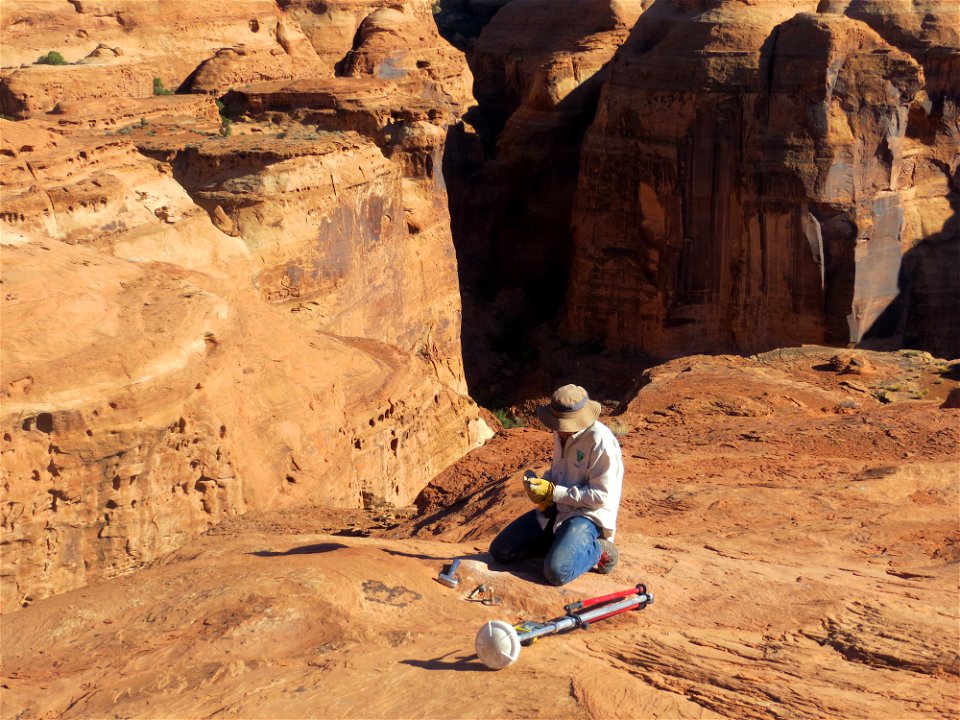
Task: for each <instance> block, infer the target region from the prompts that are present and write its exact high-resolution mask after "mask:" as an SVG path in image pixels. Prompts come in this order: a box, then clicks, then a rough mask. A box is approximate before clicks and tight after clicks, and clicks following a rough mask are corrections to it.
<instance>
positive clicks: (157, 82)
mask: <svg viewBox="0 0 960 720" xmlns="http://www.w3.org/2000/svg"><path fill="white" fill-rule="evenodd" d="M153 94H154V95H173V93H172V92H170V91H169V90H167V89H166V88H165V87H164V86H163V80H161V79H160V78H158V77H155V78H154V79H153Z"/></svg>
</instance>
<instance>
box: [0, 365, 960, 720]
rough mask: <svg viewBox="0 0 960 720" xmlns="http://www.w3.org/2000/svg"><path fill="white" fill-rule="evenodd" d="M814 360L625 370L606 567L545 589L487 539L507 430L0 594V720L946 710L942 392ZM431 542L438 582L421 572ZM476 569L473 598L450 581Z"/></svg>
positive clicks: (954, 453) (948, 519)
mask: <svg viewBox="0 0 960 720" xmlns="http://www.w3.org/2000/svg"><path fill="white" fill-rule="evenodd" d="M836 353H837V351H836V349H835V348H825V347H819V348H804V349H800V348H793V349H784V350H782V351H778V352H771V353H768V354H765V355H764V356H761V357H757V358H743V357H732V356H721V357H704V356H698V357H690V358H683V359H678V360H676V361H674V362H671V363H669V364H667V365H664V366H660V367H657V368H653V369H651V371H650V372H649V373H648V374H647V375H646V376H645V379H644V381H645V385H644V386H643V387H642V388H641V389H640V390H639V392H638V393H637V394H636V396H635V397H633V398H632V399H630V400H629V402H626V403H624V404H623V405H621V407H620V410H622V411H623V412H621V413H620V414H618V415H616V416H612V417H610V416H606V415H605V416H604V417H603V422H605V423H607V424H608V425H609V426H610V427H611V428H616V431H617V432H618V433H619V438H620V442H621V445H622V447H623V450H624V459H625V469H626V477H625V482H624V493H623V500H622V502H621V511H620V516H619V517H620V529H619V530H618V533H617V544H618V547H619V549H620V565H619V566H618V569H617V570H616V572H614V573H613V574H612V575H599V574H596V573H587V574H586V575H583V576H582V577H580V578H577V579H576V580H575V581H574V582H573V583H571V584H569V585H567V586H565V587H562V588H554V587H550V586H547V585H544V584H542V582H540V581H538V577H539V574H540V571H541V561H539V560H536V559H532V560H530V561H528V562H524V563H521V564H519V565H515V566H511V567H505V566H501V565H498V564H495V563H493V562H492V561H491V560H490V558H489V555H488V554H487V547H488V545H489V542H490V540H491V538H492V537H493V536H494V535H495V533H496V532H497V531H498V530H500V529H501V528H502V527H504V525H505V524H506V523H507V522H509V521H510V520H512V519H513V518H514V517H516V516H517V515H519V514H520V513H522V512H525V511H526V510H527V509H528V508H529V507H530V503H529V500H528V499H527V497H526V494H525V493H524V491H523V489H522V484H521V482H520V477H521V475H522V473H523V471H524V470H525V469H527V468H530V469H533V470H539V469H542V468H544V467H546V466H547V464H548V463H549V455H550V447H551V438H550V436H549V434H548V433H546V432H544V431H542V430H538V429H534V428H532V427H527V428H519V429H516V430H510V431H507V432H504V433H501V434H499V435H498V436H497V438H495V439H494V440H492V441H491V442H490V443H488V444H487V445H486V446H484V447H483V448H480V449H478V450H477V451H475V452H474V453H471V454H470V455H468V456H467V457H465V458H463V459H462V460H461V461H459V462H457V463H455V464H454V465H453V466H451V467H450V468H448V469H447V470H446V471H445V472H443V473H442V474H441V475H440V476H439V477H437V478H436V480H435V481H434V482H432V483H431V485H430V487H429V489H428V491H426V492H424V494H423V495H422V496H421V497H420V498H418V506H420V512H419V514H418V516H417V517H414V518H412V519H410V520H407V521H401V520H400V519H399V518H396V517H395V518H393V519H389V520H387V519H383V516H382V515H381V514H379V513H370V514H369V515H367V516H366V517H364V515H363V514H362V513H360V512H346V511H343V510H339V511H337V510H330V509H324V508H316V507H304V508H297V509H290V510H286V511H283V512H268V513H258V512H251V513H248V514H247V515H245V516H244V517H237V518H229V519H228V520H227V521H226V522H224V523H222V524H221V525H220V526H219V527H218V528H217V529H216V530H215V531H212V532H210V533H208V534H206V535H205V536H203V537H201V538H197V539H196V540H194V541H192V542H190V543H189V544H188V545H187V546H186V547H184V548H182V549H181V550H180V551H177V552H175V553H173V554H171V555H169V556H167V557H165V558H163V559H162V560H161V561H159V562H156V563H154V564H153V565H152V566H151V567H150V568H148V569H145V570H144V571H142V572H140V573H137V574H136V575H133V576H128V577H122V578H116V579H112V580H109V581H107V582H104V583H102V584H99V585H97V586H92V587H88V588H84V589H82V590H77V591H75V592H72V593H69V594H66V595H63V596H60V597H55V598H50V599H48V600H44V601H42V602H37V603H34V604H33V605H32V606H31V607H26V608H23V609H21V610H18V611H16V612H13V613H10V614H6V615H4V617H3V623H4V624H3V630H4V641H3V682H4V684H5V685H6V687H5V688H4V698H3V700H4V711H3V712H4V716H5V717H8V716H9V717H15V716H16V715H17V714H19V713H23V715H24V716H29V717H43V716H45V715H47V716H65V717H70V716H71V714H75V715H76V716H78V717H102V716H110V715H123V716H131V717H147V716H149V717H153V716H156V715H168V716H176V717H178V718H179V717H182V718H202V717H209V716H211V715H215V716H216V715H227V716H229V715H235V716H239V717H299V716H306V717H325V718H326V717H330V718H333V717H344V718H353V717H379V718H408V717H427V718H443V717H450V716H457V717H460V716H465V717H479V718H490V719H491V720H493V719H495V718H504V717H511V716H519V717H524V718H544V719H546V718H558V717H562V718H577V719H583V720H593V719H596V720H602V719H604V718H635V717H636V718H654V717H663V718H732V719H736V720H742V719H743V718H752V719H756V720H760V719H764V720H766V719H768V718H800V719H803V720H820V719H821V718H824V717H844V718H846V717H850V718H882V717H883V718H897V719H898V720H899V719H900V718H913V717H924V718H926V717H936V718H954V717H955V716H956V692H957V680H958V676H960V663H958V660H957V656H956V648H957V644H958V641H960V637H958V634H960V622H958V620H960V618H958V612H957V610H958V609H957V604H956V594H957V593H956V583H957V567H958V565H957V561H958V559H960V528H958V522H957V516H956V507H957V503H958V502H960V493H958V484H957V478H956V465H957V462H958V461H960V458H958V448H960V427H958V425H957V422H956V418H957V413H958V411H957V410H952V409H951V410H940V409H939V408H938V405H939V404H940V402H941V397H942V395H941V394H939V393H942V392H943V386H942V385H938V384H936V383H937V381H939V380H940V379H941V378H940V377H939V375H938V374H937V373H936V372H933V371H934V370H935V369H936V364H931V365H924V364H922V363H921V362H920V361H921V358H920V357H917V356H914V357H909V356H908V355H907V354H906V353H897V354H892V353H868V352H864V351H859V350H858V351H857V356H859V357H864V358H868V359H869V360H870V362H871V364H872V365H873V367H874V370H875V375H874V376H872V379H867V378H858V380H862V382H863V383H864V384H865V385H867V384H871V383H873V382H874V381H876V380H878V379H880V378H884V379H886V380H889V381H891V382H892V381H895V380H899V381H901V382H902V381H904V380H907V379H912V378H915V377H917V376H922V377H921V378H920V380H919V382H920V383H921V385H922V388H923V389H927V390H930V395H929V396H928V397H927V398H926V399H925V400H923V401H909V402H898V403H892V404H886V405H884V404H882V403H881V402H880V401H878V400H877V399H875V398H873V397H872V396H870V395H863V394H860V393H857V392H855V391H853V390H852V389H851V388H849V386H848V385H845V383H848V382H849V380H850V376H849V375H844V374H839V373H837V372H836V371H835V370H834V369H833V368H832V367H831V366H830V365H829V364H828V362H829V359H830V358H831V357H832V356H833V355H835V354H836ZM935 396H936V397H935ZM834 408H842V409H843V410H844V412H843V413H841V412H837V411H835V410H834ZM847 413H849V414H847ZM188 432H189V428H188ZM228 437H229V435H228ZM385 523H386V524H390V525H394V526H395V527H393V528H392V529H389V530H384V529H383V527H382V525H383V524H385ZM358 535H366V536H365V537H358ZM454 557H460V558H462V562H461V563H460V566H459V570H458V572H459V577H460V584H459V586H458V587H457V588H456V589H451V588H448V587H445V586H443V585H441V584H439V583H438V582H436V580H435V578H436V576H437V574H438V573H439V572H440V571H441V570H442V569H444V568H445V566H447V565H449V562H450V558H454ZM637 582H643V583H645V584H646V585H647V587H648V588H649V589H650V590H651V591H652V592H653V593H654V596H655V597H656V602H654V603H653V604H652V605H650V606H648V607H647V608H645V609H644V610H642V611H636V612H630V613H626V614H624V615H621V616H618V617H613V618H609V619H605V620H602V621H598V622H595V623H592V624H591V625H590V629H589V630H588V631H583V630H576V631H572V632H569V633H563V634H559V635H555V636H552V637H547V638H543V639H541V640H538V641H537V642H536V643H535V644H533V645H531V646H528V647H524V648H523V649H522V651H521V653H520V656H519V658H518V660H517V663H516V665H514V666H513V667H511V668H508V669H505V670H503V671H500V672H489V671H486V670H485V668H484V666H483V665H482V664H480V663H479V661H478V660H477V658H476V656H475V654H474V648H473V637H474V634H475V633H476V632H477V631H478V630H479V629H480V627H482V625H483V624H484V623H485V622H487V621H488V620H494V619H498V620H506V621H514V622H515V621H518V620H533V621H544V620H548V619H550V618H555V617H558V616H560V615H562V613H563V606H564V605H566V604H568V603H570V602H572V601H574V600H580V599H585V598H591V597H598V596H602V595H606V594H608V593H612V592H615V591H618V590H623V589H625V588H629V587H631V586H632V585H633V584H635V583H637ZM481 583H483V584H486V585H488V586H491V587H493V588H494V590H495V595H496V596H497V597H498V598H499V599H500V604H499V605H496V606H487V605H484V604H481V603H479V602H468V601H466V598H467V597H468V596H469V594H470V593H471V592H472V591H473V590H474V589H475V588H477V586H479V585H480V584H481ZM41 651H42V652H41ZM528 677H529V678H536V681H537V692H536V694H535V696H534V695H532V694H531V692H530V683H529V682H527V681H526V679H527V678H528ZM518 678H520V679H521V680H523V681H522V682H518ZM398 687H402V688H403V690H402V692H398V691H397V688H398ZM78 688H83V689H82V691H78ZM252 688H256V690H255V691H252V690H251V689H252ZM67 708H70V710H69V711H68V710H67Z"/></svg>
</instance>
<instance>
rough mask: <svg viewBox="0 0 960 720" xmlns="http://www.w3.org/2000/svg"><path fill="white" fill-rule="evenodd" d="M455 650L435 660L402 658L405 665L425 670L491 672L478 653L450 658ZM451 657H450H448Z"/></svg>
mask: <svg viewBox="0 0 960 720" xmlns="http://www.w3.org/2000/svg"><path fill="white" fill-rule="evenodd" d="M451 655H453V652H449V653H447V654H446V655H441V656H440V657H438V658H434V659H433V660H401V662H402V663H403V664H404V665H412V666H413V667H418V668H423V669H424V670H459V671H473V672H490V668H488V667H487V666H486V665H484V664H483V663H482V662H480V659H479V658H478V657H477V656H476V655H462V656H460V657H456V658H450V656H451ZM448 658H449V659H448Z"/></svg>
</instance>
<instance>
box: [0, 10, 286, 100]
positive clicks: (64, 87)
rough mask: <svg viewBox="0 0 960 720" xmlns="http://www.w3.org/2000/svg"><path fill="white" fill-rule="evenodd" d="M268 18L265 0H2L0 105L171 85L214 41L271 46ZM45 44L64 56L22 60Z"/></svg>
mask: <svg viewBox="0 0 960 720" xmlns="http://www.w3.org/2000/svg"><path fill="white" fill-rule="evenodd" d="M277 23H278V9H277V6H276V4H275V3H274V2H272V1H271V0H238V1H235V0H211V1H210V2H203V3H184V2H172V3H169V2H135V3H131V2H125V1H124V0H96V1H95V2H88V1H87V0H83V1H81V2H74V3H68V2H59V0H10V1H9V2H4V12H3V18H2V20H0V32H2V34H3V57H2V64H3V67H4V70H3V71H2V73H0V111H2V112H3V113H4V114H6V115H11V116H15V117H27V116H33V115H37V114H38V113H45V112H48V111H50V110H52V109H53V108H54V106H56V104H57V103H58V102H60V101H61V100H82V99H88V98H104V97H149V96H151V95H152V94H153V79H154V78H160V80H161V82H162V84H163V85H164V86H165V87H166V88H168V89H171V90H175V89H177V88H178V87H179V86H180V85H181V84H182V83H183V82H184V81H185V80H186V79H187V77H188V76H189V75H190V74H191V73H192V72H193V71H194V70H195V69H196V68H197V66H198V65H200V64H201V63H202V62H203V61H204V60H206V59H208V58H210V57H211V56H213V55H214V53H215V52H216V51H217V50H219V49H221V48H224V47H232V46H234V45H241V46H244V47H250V48H257V47H261V48H265V47H273V46H276V45H277V41H276V35H277ZM103 48H107V49H109V52H105V51H104V50H103ZM50 50H56V51H58V52H60V53H61V54H62V55H63V57H64V59H66V60H67V61H68V63H70V64H68V65H58V66H51V65H33V64H31V63H34V62H35V61H36V60H37V58H38V57H40V56H41V55H44V54H46V53H47V52H48V51H50ZM18 66H22V67H18Z"/></svg>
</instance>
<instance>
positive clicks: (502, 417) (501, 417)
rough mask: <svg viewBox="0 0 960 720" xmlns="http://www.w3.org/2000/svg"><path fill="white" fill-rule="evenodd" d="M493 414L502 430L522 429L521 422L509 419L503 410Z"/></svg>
mask: <svg viewBox="0 0 960 720" xmlns="http://www.w3.org/2000/svg"><path fill="white" fill-rule="evenodd" d="M493 414H494V416H496V418H497V420H498V421H499V422H500V424H501V425H502V426H503V429H504V430H510V429H511V428H518V427H523V420H520V419H519V418H514V417H510V416H509V415H507V411H506V410H503V409H500V410H494V411H493Z"/></svg>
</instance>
